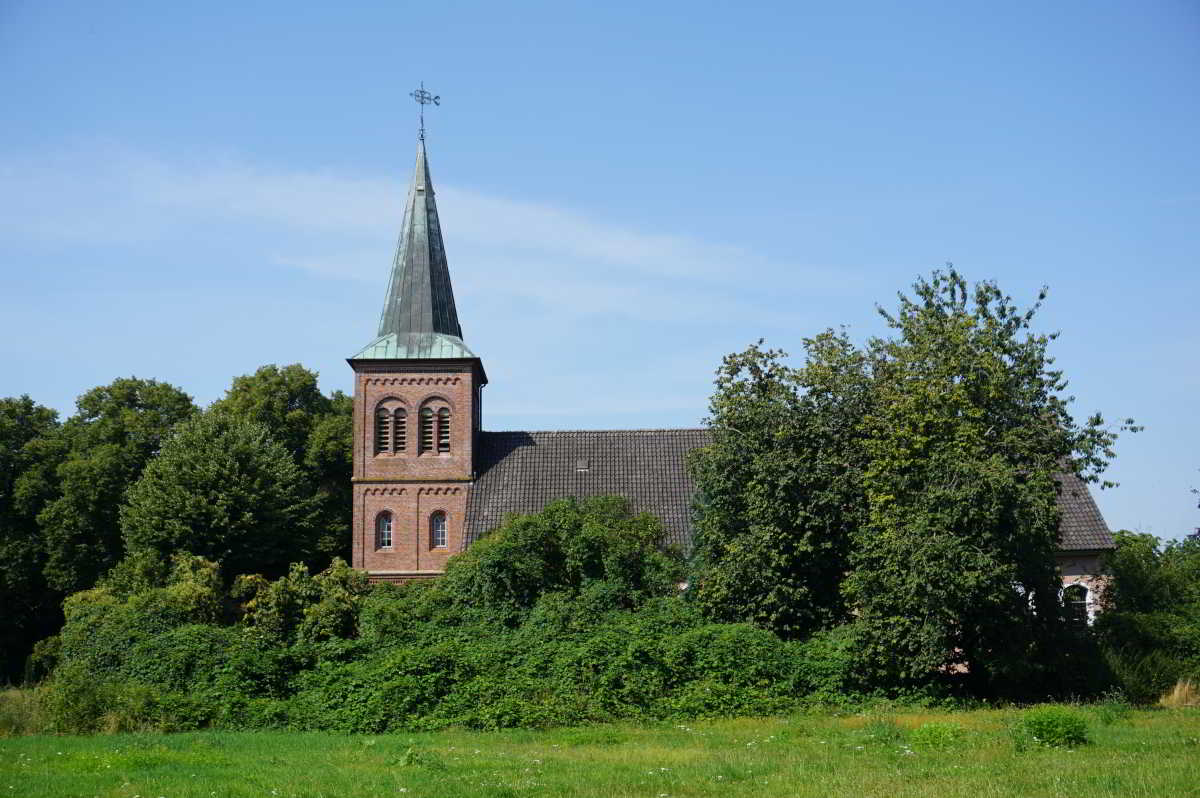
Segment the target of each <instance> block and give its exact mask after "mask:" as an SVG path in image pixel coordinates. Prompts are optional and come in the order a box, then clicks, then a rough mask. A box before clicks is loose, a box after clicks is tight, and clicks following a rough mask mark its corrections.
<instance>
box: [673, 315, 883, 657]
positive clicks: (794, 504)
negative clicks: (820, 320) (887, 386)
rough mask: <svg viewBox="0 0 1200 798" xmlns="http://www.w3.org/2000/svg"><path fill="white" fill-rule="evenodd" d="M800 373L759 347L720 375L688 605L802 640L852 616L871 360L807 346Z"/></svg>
mask: <svg viewBox="0 0 1200 798" xmlns="http://www.w3.org/2000/svg"><path fill="white" fill-rule="evenodd" d="M804 344H805V349H806V352H807V355H808V361H807V363H806V364H805V366H804V367H802V368H800V369H792V368H789V367H787V366H785V365H784V364H783V362H782V358H783V357H784V353H783V352H780V351H777V350H762V349H760V348H759V347H758V346H751V347H750V348H749V349H747V350H746V351H745V352H743V353H740V354H734V355H729V356H728V357H726V358H725V360H724V361H723V363H722V365H721V368H720V369H719V370H718V371H717V381H716V392H715V393H714V394H713V397H712V401H711V403H710V408H709V412H710V415H709V420H708V421H709V425H710V428H711V430H712V434H713V442H712V444H711V445H710V446H707V447H705V448H704V449H701V450H699V451H697V452H695V453H693V455H692V457H691V460H690V468H691V471H692V474H693V476H694V477H695V479H696V485H697V519H696V524H695V544H696V553H697V554H696V563H695V567H694V574H693V582H694V587H693V589H692V590H691V593H692V596H693V597H694V598H695V600H696V601H697V602H698V603H699V604H700V606H702V607H703V608H704V609H705V611H706V612H707V613H708V614H709V615H710V616H711V617H713V618H716V619H720V620H727V621H728V620H748V621H751V622H753V623H756V624H758V625H760V626H763V627H764V628H767V629H771V630H773V631H775V632H777V633H778V634H780V635H783V636H784V637H788V638H802V637H805V636H807V635H809V634H811V633H813V632H814V631H816V630H818V629H823V628H829V627H830V626H832V625H835V624H837V623H840V622H842V621H843V620H845V619H846V618H847V617H848V614H847V611H846V607H845V605H844V603H843V601H842V596H841V591H840V590H839V586H840V583H841V580H842V578H843V576H844V574H845V573H846V570H847V568H848V558H849V544H850V536H851V533H852V532H853V530H854V529H856V528H857V527H858V526H860V525H861V523H862V521H863V512H862V511H863V506H862V502H861V501H860V500H859V499H860V496H861V494H862V487H861V479H862V470H863V466H864V459H863V448H862V440H861V437H862V436H861V434H860V433H859V431H858V429H857V425H858V423H859V420H860V419H861V417H862V415H863V413H864V412H866V409H867V406H868V404H869V402H870V395H869V392H868V390H867V387H868V375H867V373H866V361H865V359H864V358H863V356H862V354H861V353H860V352H858V351H857V350H856V349H855V348H854V347H853V346H852V345H851V344H850V342H849V340H848V339H847V338H846V336H845V335H844V334H841V335H837V334H834V333H832V332H828V333H824V334H822V335H820V336H817V337H816V338H813V339H806V340H805V342H804Z"/></svg>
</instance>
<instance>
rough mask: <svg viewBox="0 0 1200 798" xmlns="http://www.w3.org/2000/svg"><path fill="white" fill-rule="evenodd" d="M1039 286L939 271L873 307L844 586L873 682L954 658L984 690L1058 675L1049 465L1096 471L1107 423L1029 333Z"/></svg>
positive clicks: (928, 673) (900, 679) (1090, 474)
mask: <svg viewBox="0 0 1200 798" xmlns="http://www.w3.org/2000/svg"><path fill="white" fill-rule="evenodd" d="M1044 297H1045V291H1044V290H1043V293H1042V295H1041V296H1040V297H1039V298H1038V303H1037V304H1035V305H1033V306H1032V307H1030V308H1028V309H1022V308H1019V307H1017V306H1016V305H1015V304H1014V303H1013V301H1012V299H1011V298H1010V297H1008V296H1006V295H1004V294H1003V293H1002V292H1001V291H1000V289H999V288H998V287H997V286H996V285H995V284H994V283H991V282H982V283H979V284H977V285H976V286H974V288H973V289H971V288H970V287H968V285H967V282H966V280H965V279H964V278H963V277H962V276H961V275H960V274H959V273H958V272H956V271H955V270H953V269H950V270H948V271H945V272H941V271H935V272H934V273H933V275H932V276H931V277H930V278H929V279H921V280H919V281H918V282H917V283H916V284H915V285H914V286H913V296H911V297H910V296H906V295H903V294H902V295H901V296H900V307H899V309H898V310H897V311H896V312H895V313H894V314H893V313H888V312H886V311H883V310H881V311H880V312H881V313H882V315H883V316H884V318H885V319H886V321H887V323H888V325H889V327H890V328H891V329H892V331H893V334H892V336H891V337H889V338H883V339H877V340H874V341H872V342H871V344H870V346H869V349H870V352H869V355H870V358H871V361H872V370H873V373H874V379H873V392H874V395H875V401H874V402H873V403H872V404H871V409H870V411H869V412H868V413H867V415H866V416H865V417H864V418H863V422H862V426H863V429H864V431H865V433H866V446H867V456H868V461H869V465H868V467H867V471H866V474H865V476H864V487H865V498H866V502H867V508H868V518H867V523H866V524H864V525H863V526H862V527H861V528H860V530H859V532H858V534H857V535H856V539H855V547H854V555H853V557H852V566H853V567H852V569H851V572H850V575H849V576H848V578H847V581H846V584H845V593H846V597H847V600H848V601H849V602H850V603H851V604H852V605H853V606H854V608H855V610H856V613H857V616H858V617H857V623H858V624H859V626H860V627H861V629H862V630H863V632H864V634H863V640H864V651H863V654H864V659H865V661H866V662H867V663H868V665H869V667H870V668H871V669H872V670H873V672H874V673H873V675H874V677H875V679H877V680H880V681H882V682H884V683H893V684H914V683H916V684H920V683H924V682H927V681H929V680H930V679H931V677H932V676H933V675H935V674H947V673H953V672H955V671H957V670H960V669H959V668H957V666H960V665H966V666H967V668H966V679H967V680H968V681H969V682H971V683H972V687H973V691H974V692H976V693H977V694H979V693H995V692H1003V691H1006V690H1010V689H1013V688H1014V687H1017V686H1023V687H1025V688H1029V687H1032V686H1033V685H1035V684H1037V683H1038V680H1043V679H1047V678H1049V677H1051V676H1052V675H1053V673H1054V671H1055V668H1054V664H1055V662H1056V657H1057V654H1058V651H1059V647H1060V642H1059V641H1060V640H1061V631H1062V626H1061V618H1062V614H1061V606H1060V602H1059V590H1060V581H1059V578H1058V574H1057V569H1056V567H1055V552H1056V546H1057V541H1058V528H1059V511H1058V503H1057V490H1056V481H1055V477H1056V474H1058V473H1059V472H1061V471H1062V470H1063V469H1069V470H1072V471H1076V472H1077V473H1079V474H1080V475H1081V476H1083V477H1084V478H1085V479H1092V480H1094V479H1096V478H1097V476H1098V473H1099V472H1100V471H1102V470H1103V468H1104V466H1105V465H1106V463H1107V458H1108V457H1110V456H1111V455H1112V449H1111V446H1112V443H1113V441H1114V438H1115V433H1114V432H1113V431H1110V430H1109V429H1108V428H1107V427H1106V426H1105V424H1104V420H1103V419H1102V418H1101V417H1100V416H1099V415H1095V416H1092V417H1091V418H1090V419H1088V420H1087V421H1086V422H1085V423H1083V424H1077V423H1076V422H1075V420H1074V419H1073V417H1072V416H1071V414H1070V412H1069V411H1068V403H1069V401H1070V400H1069V399H1068V398H1065V397H1064V396H1063V395H1062V391H1063V390H1064V389H1065V388H1066V385H1067V383H1066V379H1065V378H1064V377H1063V374H1062V372H1061V371H1059V370H1057V369H1054V368H1053V367H1052V362H1053V361H1052V359H1051V358H1050V357H1049V354H1048V351H1047V350H1048V346H1049V344H1050V342H1051V341H1052V340H1053V339H1054V338H1055V337H1056V334H1039V333H1034V332H1033V331H1032V330H1031V327H1032V324H1033V319H1034V317H1035V314H1036V311H1037V309H1038V307H1039V305H1040V303H1041V300H1042V299H1043V298H1044ZM1131 425H1132V421H1131V420H1130V421H1128V422H1127V423H1126V427H1130V426H1131ZM1045 686H1046V687H1048V688H1051V689H1053V687H1054V686H1055V685H1053V684H1049V683H1046V684H1045Z"/></svg>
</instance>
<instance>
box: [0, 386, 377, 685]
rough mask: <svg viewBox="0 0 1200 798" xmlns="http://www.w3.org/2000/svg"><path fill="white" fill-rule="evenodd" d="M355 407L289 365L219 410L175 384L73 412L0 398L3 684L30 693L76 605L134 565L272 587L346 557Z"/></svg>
mask: <svg viewBox="0 0 1200 798" xmlns="http://www.w3.org/2000/svg"><path fill="white" fill-rule="evenodd" d="M351 405H352V400H351V398H350V397H348V396H346V395H344V394H342V393H341V392H336V391H335V392H334V393H333V394H332V395H330V396H326V395H324V394H322V393H321V391H320V390H319V388H318V387H317V375H316V374H315V373H313V372H311V371H308V370H307V369H305V368H303V367H301V366H299V365H292V366H286V367H284V368H278V367H276V366H264V367H263V368H261V369H259V370H258V371H257V372H256V373H254V374H253V375H246V376H242V377H238V378H236V379H234V381H233V384H232V385H231V387H230V388H229V390H228V391H227V392H226V395H225V397H224V398H222V399H220V400H218V401H217V402H215V403H213V405H212V406H211V407H209V408H207V409H206V410H201V409H199V408H197V407H196V405H195V403H194V402H193V401H192V399H191V397H190V396H188V395H187V394H186V393H185V392H184V391H182V390H181V389H179V388H176V387H175V386H172V385H168V384H166V383H162V382H157V381H155V380H144V379H137V378H125V379H118V380H115V381H114V382H112V383H111V384H109V385H105V386H101V387H98V388H93V389H92V390H90V391H88V392H87V393H85V394H83V395H82V396H81V397H79V400H78V403H77V411H76V413H75V414H74V415H73V416H71V417H70V418H68V419H67V420H66V421H65V422H61V423H60V422H59V420H58V418H57V414H56V413H55V411H53V410H50V409H48V408H45V407H42V406H39V405H37V404H36V403H35V402H34V401H33V400H32V399H30V398H29V397H28V396H22V397H19V398H6V399H0V606H2V607H3V612H2V613H0V667H2V668H3V671H2V672H0V680H2V681H8V682H18V681H22V680H24V679H26V678H28V677H31V676H39V675H42V674H38V673H34V672H30V671H29V665H30V662H29V654H30V652H31V651H32V649H33V646H34V644H35V643H36V642H37V641H38V640H41V639H44V638H46V637H49V636H52V635H54V634H56V633H57V631H58V629H59V627H60V626H61V624H62V610H61V605H62V601H63V599H64V598H66V597H67V596H69V595H70V594H72V593H75V592H77V591H80V590H86V589H89V588H91V587H94V586H95V585H96V584H97V582H98V580H99V579H100V578H101V577H102V576H103V575H105V574H107V573H108V572H109V571H110V570H112V569H113V568H114V567H115V566H116V565H117V564H118V563H121V562H122V561H124V560H126V558H127V556H128V555H131V554H135V555H138V556H137V558H136V559H137V561H138V562H139V563H140V565H139V566H138V567H142V568H157V569H158V570H159V571H165V569H166V567H167V566H166V560H165V557H164V555H166V554H168V553H170V552H171V551H190V552H194V553H197V554H202V555H204V556H208V557H212V558H214V559H216V560H220V561H228V565H227V567H232V568H234V569H236V571H237V572H246V573H251V572H253V573H263V574H266V575H269V576H271V577H275V576H280V575H282V574H285V573H287V569H288V565H289V563H291V562H304V563H306V564H308V565H309V566H310V567H312V568H315V569H322V568H325V567H326V566H328V564H329V563H330V561H331V560H332V558H333V557H335V556H337V555H342V556H345V555H346V553H347V550H348V545H349V544H348V541H349V537H348V534H347V528H348V525H349V515H350V467H351V454H350V440H351V434H352V432H351V429H352V423H353V419H352V416H351Z"/></svg>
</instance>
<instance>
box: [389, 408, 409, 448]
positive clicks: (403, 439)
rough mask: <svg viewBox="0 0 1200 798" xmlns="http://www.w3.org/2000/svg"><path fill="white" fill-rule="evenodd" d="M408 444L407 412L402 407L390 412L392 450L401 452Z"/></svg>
mask: <svg viewBox="0 0 1200 798" xmlns="http://www.w3.org/2000/svg"><path fill="white" fill-rule="evenodd" d="M407 446H408V413H406V412H405V410H404V408H403V407H398V408H396V410H395V412H393V413H392V451H393V452H402V451H404V449H405V447H407Z"/></svg>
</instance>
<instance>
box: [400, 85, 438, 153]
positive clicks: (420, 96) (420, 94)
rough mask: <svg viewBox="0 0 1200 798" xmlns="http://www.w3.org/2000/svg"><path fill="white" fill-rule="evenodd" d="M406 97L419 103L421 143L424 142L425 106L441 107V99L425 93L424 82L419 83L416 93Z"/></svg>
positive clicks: (410, 93)
mask: <svg viewBox="0 0 1200 798" xmlns="http://www.w3.org/2000/svg"><path fill="white" fill-rule="evenodd" d="M408 96H409V97H412V98H413V99H414V100H416V101H417V103H419V104H420V106H421V141H424V140H425V106H427V105H429V104H431V103H432V104H433V105H441V104H442V98H441V97H440V96H439V95H437V94H433V93H432V92H428V91H425V81H421V88H419V89H417V90H416V91H410V92H409V93H408Z"/></svg>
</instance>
